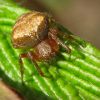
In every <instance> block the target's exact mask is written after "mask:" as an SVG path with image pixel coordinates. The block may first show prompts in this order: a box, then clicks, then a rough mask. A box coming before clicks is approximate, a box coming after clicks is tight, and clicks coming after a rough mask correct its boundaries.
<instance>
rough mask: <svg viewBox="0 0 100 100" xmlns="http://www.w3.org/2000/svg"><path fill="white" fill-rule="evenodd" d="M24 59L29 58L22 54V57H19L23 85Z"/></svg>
mask: <svg viewBox="0 0 100 100" xmlns="http://www.w3.org/2000/svg"><path fill="white" fill-rule="evenodd" d="M22 58H28V56H27V53H24V54H20V56H19V64H20V73H21V81H22V83H23V75H24V66H23V62H22Z"/></svg>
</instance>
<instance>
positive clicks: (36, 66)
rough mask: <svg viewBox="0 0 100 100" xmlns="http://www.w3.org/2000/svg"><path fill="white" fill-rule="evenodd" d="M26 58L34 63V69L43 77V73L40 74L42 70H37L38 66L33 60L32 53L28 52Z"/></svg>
mask: <svg viewBox="0 0 100 100" xmlns="http://www.w3.org/2000/svg"><path fill="white" fill-rule="evenodd" d="M28 58H29V59H30V60H31V61H32V62H33V63H34V65H35V68H36V69H37V71H38V73H39V74H40V75H41V76H44V73H43V72H42V70H41V69H40V68H39V66H38V64H37V63H36V61H35V59H34V56H33V52H31V51H30V52H28Z"/></svg>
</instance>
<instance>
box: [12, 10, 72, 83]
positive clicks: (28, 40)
mask: <svg viewBox="0 0 100 100" xmlns="http://www.w3.org/2000/svg"><path fill="white" fill-rule="evenodd" d="M53 23H54V20H53V19H52V18H51V17H49V15H47V14H46V13H41V12H36V11H33V12H29V13H26V14H23V15H22V16H21V17H20V18H19V19H18V20H17V22H16V24H15V25H14V27H13V34H12V43H13V46H14V47H15V48H21V49H26V48H30V49H31V51H30V50H29V51H28V52H27V53H23V54H20V60H19V62H20V71H21V78H22V81H23V63H22V58H29V59H31V61H32V62H33V63H34V64H35V67H36V69H37V70H38V72H39V73H40V75H42V76H43V75H44V74H43V72H42V71H41V69H40V68H39V66H38V64H37V63H36V61H41V60H44V61H45V60H49V59H50V58H52V56H55V55H56V54H57V52H58V51H59V46H62V47H63V48H65V49H66V50H67V52H68V53H70V49H69V47H68V46H66V45H65V44H64V43H63V42H62V41H61V40H60V38H59V37H58V35H59V34H60V36H62V37H63V36H66V35H65V34H64V33H61V32H60V31H59V29H58V28H57V27H56V26H52V24H53ZM53 25H54V24H53ZM32 48H33V50H32Z"/></svg>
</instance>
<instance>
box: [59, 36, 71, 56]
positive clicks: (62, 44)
mask: <svg viewBox="0 0 100 100" xmlns="http://www.w3.org/2000/svg"><path fill="white" fill-rule="evenodd" d="M57 42H58V44H59V45H61V46H62V47H63V48H65V49H66V51H67V52H68V53H69V54H70V53H71V49H70V48H69V47H68V46H67V45H65V44H64V43H63V42H62V41H61V40H60V39H59V38H57Z"/></svg>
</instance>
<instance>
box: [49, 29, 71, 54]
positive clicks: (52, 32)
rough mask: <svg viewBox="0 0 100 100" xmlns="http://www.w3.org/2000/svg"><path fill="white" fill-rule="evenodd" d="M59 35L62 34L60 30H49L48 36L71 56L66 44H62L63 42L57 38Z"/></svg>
mask: <svg viewBox="0 0 100 100" xmlns="http://www.w3.org/2000/svg"><path fill="white" fill-rule="evenodd" d="M59 34H61V33H60V31H59V30H58V29H56V28H50V29H49V34H48V36H49V37H50V38H52V39H54V40H55V41H56V42H57V44H59V45H61V46H62V47H63V48H65V49H66V51H67V52H68V53H69V54H70V53H71V49H70V48H69V47H68V46H67V45H66V44H64V43H63V42H62V40H61V39H60V38H59V37H58V36H57V35H59ZM62 36H63V35H62Z"/></svg>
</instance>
